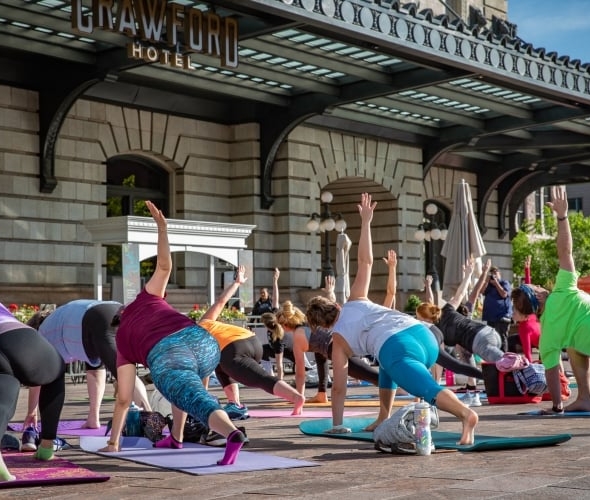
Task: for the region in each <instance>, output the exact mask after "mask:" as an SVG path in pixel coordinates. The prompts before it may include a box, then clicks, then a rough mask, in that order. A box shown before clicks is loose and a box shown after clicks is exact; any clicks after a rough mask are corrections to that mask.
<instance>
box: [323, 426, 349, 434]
mask: <svg viewBox="0 0 590 500" xmlns="http://www.w3.org/2000/svg"><path fill="white" fill-rule="evenodd" d="M324 432H325V433H326V434H348V433H349V432H352V429H351V428H350V427H345V426H343V425H335V426H334V427H332V428H331V429H328V430H326V431H324Z"/></svg>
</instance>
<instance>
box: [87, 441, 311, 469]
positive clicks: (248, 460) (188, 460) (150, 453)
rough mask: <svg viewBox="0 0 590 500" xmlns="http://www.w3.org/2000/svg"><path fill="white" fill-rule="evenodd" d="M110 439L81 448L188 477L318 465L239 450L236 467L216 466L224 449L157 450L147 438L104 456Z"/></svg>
mask: <svg viewBox="0 0 590 500" xmlns="http://www.w3.org/2000/svg"><path fill="white" fill-rule="evenodd" d="M106 442H107V438H105V437H103V438H99V437H94V436H82V437H81V438H80V447H81V448H82V449H83V450H84V451H88V452H91V453H98V454H99V455H103V456H105V457H112V458H120V459H122V460H129V461H131V462H138V463H140V464H145V465H151V466H153V467H162V468H164V469H172V470H176V471H180V472H186V473H188V474H195V475H206V474H227V473H229V472H247V471H254V470H270V469H289V468H293V467H313V466H317V465H319V464H318V463H316V462H308V461H304V460H296V459H293V458H285V457H278V456H276V455H267V454H264V453H258V452H251V451H244V450H243V449H242V451H240V454H239V455H238V460H237V461H236V463H235V464H233V465H217V460H220V459H221V458H223V454H224V451H225V450H224V448H214V447H211V446H202V445H200V444H193V443H184V447H183V448H182V449H181V450H173V449H170V448H154V447H153V446H152V442H151V441H150V440H149V439H146V438H136V437H125V438H123V444H122V449H121V451H120V452H118V453H102V452H99V451H98V450H99V449H100V448H103V447H104V446H106Z"/></svg>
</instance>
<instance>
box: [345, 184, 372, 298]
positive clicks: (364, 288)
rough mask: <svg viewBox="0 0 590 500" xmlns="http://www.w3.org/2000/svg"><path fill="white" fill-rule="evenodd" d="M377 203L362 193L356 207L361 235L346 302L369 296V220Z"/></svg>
mask: <svg viewBox="0 0 590 500" xmlns="http://www.w3.org/2000/svg"><path fill="white" fill-rule="evenodd" d="M376 205H377V202H372V201H371V195H370V194H368V193H363V194H362V195H361V203H360V204H359V205H358V209H359V214H360V215H361V234H360V237H359V245H358V259H357V272H356V276H355V278H354V282H353V283H352V286H351V287H350V297H349V298H348V300H356V299H366V298H367V297H368V296H369V284H370V282H371V270H372V268H373V241H372V239H371V220H373V211H374V210H375V206H376Z"/></svg>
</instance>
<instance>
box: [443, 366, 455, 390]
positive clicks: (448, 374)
mask: <svg viewBox="0 0 590 500" xmlns="http://www.w3.org/2000/svg"><path fill="white" fill-rule="evenodd" d="M445 385H446V386H447V387H450V386H452V385H455V374H454V373H453V372H452V371H451V370H447V369H445Z"/></svg>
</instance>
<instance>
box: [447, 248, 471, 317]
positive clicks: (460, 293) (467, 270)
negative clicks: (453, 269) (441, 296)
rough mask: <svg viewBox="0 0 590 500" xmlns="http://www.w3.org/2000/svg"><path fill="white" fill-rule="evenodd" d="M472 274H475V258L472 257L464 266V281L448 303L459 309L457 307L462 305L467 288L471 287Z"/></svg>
mask: <svg viewBox="0 0 590 500" xmlns="http://www.w3.org/2000/svg"><path fill="white" fill-rule="evenodd" d="M472 274H473V260H471V259H470V260H468V261H467V262H466V263H465V266H464V275H463V281H462V282H461V284H460V285H459V287H458V288H457V291H456V292H455V295H454V296H453V298H452V299H451V300H449V301H448V304H451V306H453V308H455V309H457V307H459V305H461V301H462V300H463V297H464V295H465V293H466V292H467V288H469V282H470V281H471V275H472Z"/></svg>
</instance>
